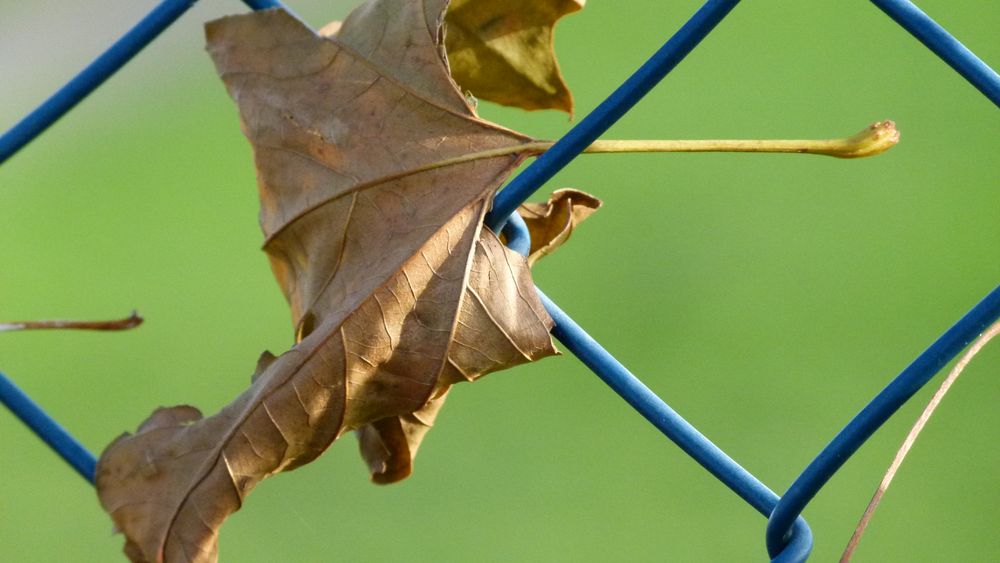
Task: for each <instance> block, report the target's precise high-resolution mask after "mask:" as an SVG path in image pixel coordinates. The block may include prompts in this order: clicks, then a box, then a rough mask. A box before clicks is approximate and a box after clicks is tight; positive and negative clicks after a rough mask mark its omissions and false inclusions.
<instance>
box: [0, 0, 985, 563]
mask: <svg viewBox="0 0 1000 563" xmlns="http://www.w3.org/2000/svg"><path fill="white" fill-rule="evenodd" d="M872 2H873V3H874V4H875V5H876V6H878V7H879V8H880V9H881V10H883V11H884V12H885V13H886V14H888V15H889V16H890V17H891V18H892V19H893V20H895V21H896V22H897V23H898V24H899V25H900V26H902V27H903V28H904V29H906V30H907V31H908V32H910V33H911V34H913V35H914V36H915V37H916V38H917V39H919V40H920V41H921V42H922V43H924V45H926V46H927V47H928V48H929V49H930V50H932V51H933V52H934V53H935V54H937V55H938V56H939V57H941V59H942V60H944V61H945V62H946V63H947V64H949V65H950V66H951V67H952V68H954V69H955V70H956V71H957V72H958V73H959V74H961V75H962V76H963V77H965V78H966V79H967V80H968V81H969V82H970V83H971V84H972V85H973V86H975V87H976V88H977V89H979V90H980V91H981V92H982V93H983V95H985V96H986V97H987V98H989V99H990V100H991V101H993V102H994V103H995V104H997V105H998V106H1000V75H997V73H996V72H995V71H993V70H992V69H991V68H990V67H989V66H988V65H986V64H985V63H984V62H983V61H982V60H980V59H979V58H978V57H976V56H975V55H974V54H973V53H972V52H971V51H969V50H968V49H966V48H965V47H964V46H963V45H962V44H961V43H960V42H959V41H958V40H956V39H955V38H954V37H952V36H951V35H950V34H949V33H948V32H947V31H946V30H944V28H942V27H941V26H940V25H938V24H937V23H935V22H934V21H933V20H932V19H931V18H930V17H928V16H927V15H926V14H924V13H923V12H922V11H920V9H919V8H917V7H916V6H915V5H913V4H912V3H911V2H909V1H907V0H872ZM244 3H245V4H247V5H248V6H249V7H251V8H252V9H255V10H259V9H269V8H283V7H284V6H283V5H282V4H281V3H280V2H277V1H274V0H245V2H244ZM738 3H739V0H709V1H708V2H706V3H705V4H704V5H703V6H702V7H701V8H700V9H699V10H698V11H697V12H696V13H695V14H694V15H693V16H692V17H691V19H690V20H689V21H688V22H687V23H685V24H684V26H682V27H681V29H680V30H679V31H678V32H677V33H676V34H674V35H673V36H672V37H671V38H670V39H669V40H668V41H667V42H666V43H665V44H664V46H663V47H662V48H661V49H660V50H658V51H657V52H656V53H654V55H653V56H652V57H650V59H649V60H648V61H647V62H646V63H644V64H643V65H642V66H641V67H640V68H639V69H638V70H637V71H636V72H635V73H634V74H633V75H632V76H631V77H629V79H628V80H626V81H625V83H623V84H622V85H621V86H620V87H619V88H618V89H616V90H615V91H614V92H613V93H612V94H611V95H610V96H609V97H608V98H607V99H606V100H605V101H604V102H602V103H601V104H600V105H599V106H598V107H597V108H596V109H595V110H594V111H593V112H591V113H590V114H589V115H588V116H587V117H585V118H584V119H583V120H582V121H581V122H580V123H579V124H578V125H576V126H575V127H573V128H572V129H571V130H570V131H569V132H568V133H567V134H566V135H564V136H563V137H562V138H561V139H560V140H559V141H558V142H557V143H556V144H555V145H554V146H553V147H552V148H551V149H550V150H548V151H547V152H546V153H544V154H543V155H541V156H540V157H539V158H538V159H537V160H536V161H535V162H533V163H532V165H531V166H529V167H528V168H526V169H525V170H524V171H523V172H522V173H521V174H519V175H518V176H517V177H516V178H514V179H513V180H512V181H511V182H510V183H509V184H508V185H507V187H505V188H504V189H503V190H502V191H501V192H499V193H498V194H497V196H496V198H495V200H494V206H493V210H492V211H491V213H490V215H489V216H488V217H487V220H486V222H487V225H488V226H489V227H490V228H492V229H493V230H494V231H499V230H500V229H503V230H504V233H505V234H506V235H507V240H508V244H509V246H510V247H511V248H512V249H514V250H516V251H518V252H521V253H525V252H526V250H527V248H528V245H530V239H528V233H527V229H526V228H525V226H524V223H523V220H521V218H520V217H519V216H518V215H517V214H516V213H514V210H515V209H516V208H517V207H518V205H520V204H521V203H522V202H523V201H524V200H525V199H527V198H528V197H530V196H531V194H533V193H534V192H535V191H536V190H537V189H538V188H539V187H540V186H541V185H542V184H544V183H545V182H546V181H547V180H549V179H550V178H552V176H554V175H555V174H556V173H557V172H558V171H559V170H561V169H562V168H563V167H564V166H566V165H567V164H568V163H569V162H571V161H572V160H573V159H574V158H575V157H576V156H577V155H578V154H579V153H580V152H581V151H582V150H583V149H584V148H585V147H587V146H588V145H589V144H590V143H591V142H593V141H594V140H596V139H597V138H598V137H599V136H600V135H601V134H603V133H604V132H605V131H606V130H607V129H608V128H609V127H610V126H611V125H612V124H614V123H615V122H616V121H617V120H618V119H619V118H621V117H622V116H623V115H625V114H626V113H627V112H628V111H629V110H630V109H631V108H632V107H633V106H634V105H635V104H636V103H637V102H638V101H639V100H640V99H641V98H642V97H643V96H644V95H645V94H646V93H648V92H649V91H650V90H651V89H652V88H653V87H654V86H656V85H657V84H658V83H659V82H660V81H661V80H662V79H663V78H664V77H665V76H666V75H667V74H668V73H669V72H670V71H671V70H672V69H673V68H674V67H675V66H676V65H677V64H678V63H679V62H680V61H681V60H683V58H684V57H685V56H686V55H687V54H688V53H690V52H691V50H693V49H694V47H695V46H697V44H698V43H699V42H700V41H701V39H703V38H704V37H705V36H707V35H708V34H709V33H710V32H711V31H712V29H714V27H715V26H716V24H718V23H719V22H720V21H721V20H722V19H723V18H724V17H725V16H726V15H728V14H729V13H730V11H731V10H732V9H733V8H734V7H735V6H736V5H737V4H738ZM193 4H194V0H163V1H162V2H161V3H160V4H159V5H158V6H157V7H156V8H155V9H154V10H153V11H151V12H150V14H149V15H147V16H146V17H145V18H143V20H142V21H140V22H139V24H137V25H136V26H135V27H134V28H132V29H131V30H130V31H129V32H128V33H126V34H125V35H124V36H123V37H122V38H121V39H120V40H118V41H117V42H116V43H114V44H113V45H112V46H111V47H110V48H109V49H108V50H107V51H105V53H103V54H102V55H101V56H100V57H98V58H97V59H96V60H95V61H94V62H93V63H92V64H91V65H89V66H88V67H86V68H85V69H84V70H83V71H82V72H81V73H80V74H78V75H77V76H76V77H74V78H73V79H72V80H71V81H70V82H69V83H67V84H66V85H65V86H64V87H63V88H61V89H60V90H59V91H57V92H56V93H55V94H54V95H53V96H51V97H50V98H49V99H48V100H46V101H45V102H44V103H42V104H41V105H40V106H39V107H38V108H36V109H35V110H34V111H32V112H31V113H30V114H29V115H28V116H26V117H25V118H24V119H22V120H21V121H20V122H18V123H17V124H16V125H14V126H13V127H12V128H11V129H10V130H8V131H7V132H6V133H5V134H4V135H3V136H2V137H0V163H2V162H3V161H5V160H6V159H7V158H10V157H11V156H13V155H14V154H15V153H16V152H17V151H18V150H20V149H21V148H23V147H24V146H25V145H27V144H28V143H29V142H30V141H31V140H32V139H34V138H35V137H37V136H38V135H40V134H41V133H42V132H44V131H45V129H46V128H48V127H49V126H50V125H51V124H52V123H54V122H55V121H56V120H58V119H59V118H60V117H61V116H62V115H64V114H65V113H67V112H68V111H69V110H71V109H72V108H73V107H74V106H75V105H76V104H77V103H78V102H79V101H81V100H82V99H83V98H84V97H86V96H87V95H88V94H90V93H91V92H93V90H95V89H96V88H97V87H98V86H100V85H101V84H102V83H103V82H104V81H105V80H106V79H107V78H109V77H110V76H111V75H112V74H114V73H115V72H116V71H117V70H118V69H120V68H121V67H122V66H123V65H124V64H125V63H126V62H128V60H130V59H131V58H132V57H133V56H135V55H136V54H137V53H138V52H139V51H140V50H142V48H143V47H145V46H146V45H147V44H149V43H150V42H151V41H152V40H153V39H155V38H156V37H157V36H158V35H159V34H160V33H161V32H162V31H163V30H165V29H166V28H167V27H169V26H170V24H172V23H173V22H174V21H176V20H177V18H179V17H180V16H181V15H182V14H183V13H184V12H185V11H186V10H187V9H188V8H190V7H191V6H192V5H193ZM508 218H509V219H508ZM539 296H540V298H541V300H542V302H543V304H544V305H545V307H546V309H547V310H548V312H549V314H550V315H551V316H552V318H553V319H554V320H555V322H556V326H555V328H554V329H553V331H552V334H553V336H554V337H556V338H557V339H558V340H559V341H560V342H562V343H563V344H564V345H565V346H566V348H567V349H568V350H570V351H571V352H573V354H574V355H576V356H577V357H578V358H579V359H580V360H581V361H582V362H583V363H584V364H585V365H586V366H587V367H589V368H590V369H591V370H593V371H594V373H596V374H597V375H598V377H600V378H601V379H602V380H603V381H604V382H605V383H607V384H608V386H609V387H611V388H612V390H614V391H615V392H616V393H618V394H619V395H620V396H621V397H622V398H623V399H625V401H626V402H628V404H629V405H631V406H632V407H633V408H634V409H635V410H636V411H637V412H639V414H641V415H642V416H643V417H645V418H646V419H647V420H648V421H649V422H650V423H651V424H653V425H654V426H655V427H656V428H657V429H659V430H660V431H661V432H662V433H663V434H664V435H666V436H667V437H668V438H669V439H670V440H671V441H673V442H674V443H675V444H677V445H678V446H679V447H680V448H681V449H682V450H683V451H684V452H686V453H687V454H688V455H690V456H691V457H692V458H694V459H695V460H696V461H697V462H698V463H699V464H700V465H702V466H703V467H704V468H705V469H706V470H708V471H709V472H710V473H712V474H713V475H714V476H715V477H716V478H718V479H719V480H720V481H722V482H723V483H724V484H725V485H726V486H727V487H729V488H730V489H731V490H733V491H734V492H735V493H736V494H737V495H738V496H740V498H742V499H744V500H745V501H746V502H747V503H749V504H750V505H751V506H753V507H754V508H755V509H756V510H757V511H758V512H760V513H761V514H763V515H764V516H767V517H768V518H769V522H768V526H767V533H766V543H767V548H768V553H769V554H770V556H771V557H772V560H774V561H804V560H806V559H807V558H808V555H809V552H810V550H811V547H812V533H811V531H810V529H809V527H808V525H807V524H806V522H805V520H804V519H802V517H801V516H800V514H801V512H802V510H803V509H804V508H805V506H806V505H807V504H808V502H809V501H810V500H811V499H812V498H813V497H814V496H815V495H816V494H817V493H818V492H819V490H820V489H821V488H822V487H823V485H825V484H826V482H827V481H828V480H829V479H830V477H831V476H832V475H833V474H834V473H835V472H836V471H837V470H838V469H839V468H840V467H841V466H842V465H843V464H844V463H845V462H846V460H847V459H848V458H849V457H850V456H851V455H852V454H853V453H854V452H855V451H856V450H857V449H858V448H859V447H860V446H861V445H862V444H863V443H864V442H865V441H866V440H867V439H868V438H869V437H870V436H871V435H872V434H873V433H874V432H875V431H876V430H878V428H879V427H880V426H881V425H882V424H883V423H884V422H885V421H886V420H888V418H889V417H890V416H891V415H892V414H893V413H895V412H896V410H897V409H899V407H901V406H902V405H903V404H904V403H905V402H906V401H907V400H908V399H909V398H910V397H912V396H913V395H914V394H915V393H916V392H917V391H918V390H919V389H920V388H921V387H922V386H923V385H924V384H926V383H927V382H928V381H929V380H930V379H931V378H932V377H933V376H934V374H936V373H937V372H938V371H939V370H940V369H941V368H942V367H944V366H945V365H946V364H947V363H949V362H950V361H951V360H952V359H954V357H955V356H957V354H958V353H959V352H961V350H962V349H963V348H965V347H966V346H967V345H968V344H969V343H970V342H971V341H972V340H973V339H974V338H975V337H976V336H977V335H978V334H979V333H981V332H982V331H983V330H984V329H985V328H986V327H987V326H988V325H990V324H991V323H992V322H993V321H995V320H996V319H997V318H1000V286H998V287H997V288H996V289H994V290H993V291H992V292H990V293H989V294H988V295H987V296H986V297H985V298H984V299H983V300H982V301H981V302H980V303H979V304H977V305H976V306H975V307H973V308H972V310H970V311H969V312H968V313H967V314H966V315H965V316H963V317H962V318H961V319H960V320H959V321H958V322H957V323H956V324H955V325H954V326H952V327H951V328H949V329H948V330H947V331H946V332H945V333H944V334H943V335H942V336H941V337H940V338H939V339H938V340H937V341H935V342H934V343H933V344H932V345H931V346H930V347H929V348H928V349H927V350H926V351H925V352H923V353H922V354H921V355H920V356H918V357H917V359H915V360H914V361H913V363H911V364H910V365H909V366H907V368H906V369H904V370H903V371H902V372H901V373H900V374H899V376H897V377H896V378H895V379H894V380H892V382H890V383H889V385H888V386H886V387H885V389H883V390H882V391H881V392H880V393H879V394H878V395H877V396H876V397H875V398H874V399H873V400H872V401H871V402H870V403H869V404H868V405H867V406H866V407H865V408H864V409H862V410H861V412H859V413H858V415H856V416H855V417H854V419H852V420H851V421H850V423H848V425H847V426H846V427H845V428H844V429H843V430H842V431H841V432H840V433H839V434H838V435H837V436H836V437H835V438H834V439H833V440H832V441H831V442H830V444H829V445H828V446H827V447H826V448H824V449H823V451H822V452H821V453H820V454H819V455H818V456H817V457H816V458H815V460H814V461H813V462H812V463H810V464H809V466H808V467H807V468H806V469H805V471H803V473H802V474H801V475H800V476H799V477H798V478H797V479H796V480H795V481H794V483H793V484H792V485H791V487H789V489H788V491H787V492H786V493H785V495H784V496H782V497H779V496H778V495H777V494H775V493H774V492H772V491H771V490H770V489H769V488H768V487H767V486H765V485H764V484H763V483H761V482H760V481H759V480H758V479H756V478H755V477H754V476H753V475H752V474H750V473H749V472H748V471H746V470H745V469H743V468H742V467H741V466H740V465H739V464H737V463H736V462H735V461H734V460H732V459H731V458H730V457H729V456H727V455H726V454H725V453H724V452H723V451H722V450H720V449H719V448H718V447H716V446H715V445H714V444H713V443H712V442H711V441H709V440H708V439H707V438H706V437H705V436H703V435H702V434H701V433H700V432H698V430H697V429H695V428H694V427H693V426H692V425H690V424H689V423H688V422H687V421H685V420H684V419H683V418H682V417H681V416H680V415H678V414H677V413H676V412H675V411H674V410H673V409H671V408H670V407H669V406H668V405H667V404H666V403H665V402H663V401H662V400H661V399H660V398H659V397H658V396H657V395H656V394H655V393H653V392H652V391H651V390H650V389H649V388H648V387H646V386H645V385H644V384H643V383H642V382H641V381H640V380H639V379H638V378H636V377H635V376H634V375H633V374H632V373H630V372H629V371H628V369H626V368H625V367H624V366H623V365H622V364H621V363H620V362H618V361H617V360H616V359H615V358H614V357H613V356H612V355H611V354H610V353H609V352H608V351H607V350H605V349H604V348H603V347H602V346H601V345H600V344H599V343H598V342H597V341H596V340H594V339H593V338H591V337H590V336H589V335H588V334H587V333H586V332H585V331H584V330H583V329H582V328H581V327H580V326H579V325H577V324H576V323H575V322H574V321H573V320H572V319H571V318H570V317H569V316H568V315H567V314H566V313H565V312H563V311H562V309H560V308H559V307H558V306H557V305H556V304H555V303H554V302H553V301H552V300H551V299H549V298H548V297H547V296H546V295H545V294H544V293H542V292H541V290H539ZM0 400H2V402H3V403H4V404H5V405H6V406H7V407H8V408H9V409H10V410H11V411H12V412H14V414H15V415H16V416H18V418H20V419H21V420H22V421H23V422H24V423H25V424H26V425H27V426H28V427H29V428H30V429H31V430H32V431H33V432H35V433H36V434H37V435H38V436H39V437H40V438H42V439H43V440H44V441H45V442H46V443H48V444H49V446H50V447H51V448H52V449H53V450H55V451H56V452H57V453H58V454H59V455H60V456H62V457H63V459H64V460H65V461H67V463H69V464H70V465H71V466H72V467H73V468H74V469H75V470H76V471H77V472H78V473H80V474H81V475H82V476H83V477H84V478H85V479H87V480H88V481H90V482H91V483H92V482H93V479H94V468H95V465H96V459H95V458H94V456H93V454H91V453H90V452H88V451H87V450H86V449H85V448H84V447H83V446H82V445H81V444H80V443H79V442H78V441H76V440H75V439H74V438H73V437H72V435H71V434H70V433H69V432H67V431H66V430H65V429H64V428H62V427H61V426H60V425H59V424H58V423H57V422H56V421H55V420H54V419H53V418H52V417H51V416H49V415H48V414H47V413H46V412H45V411H44V410H43V409H42V408H41V407H40V406H39V405H38V404H36V403H35V402H33V401H32V400H31V399H30V397H28V396H27V395H26V394H25V393H24V392H23V391H21V390H20V389H18V388H17V386H16V385H15V384H14V383H13V382H12V381H11V380H10V379H9V378H7V377H6V376H5V375H3V374H2V373H0Z"/></svg>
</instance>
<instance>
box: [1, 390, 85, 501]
mask: <svg viewBox="0 0 1000 563" xmlns="http://www.w3.org/2000/svg"><path fill="white" fill-rule="evenodd" d="M0 403H3V404H4V405H5V406H6V407H7V408H8V409H10V410H11V412H13V413H14V414H15V415H17V417H18V418H20V419H21V422H24V424H26V425H27V426H28V428H30V429H31V431H32V432H34V433H35V434H36V435H38V437H39V438H41V439H42V440H44V441H45V443H46V444H48V445H49V447H51V448H52V449H53V450H54V451H55V452H56V453H57V454H59V456H60V457H62V458H63V459H64V460H66V463H68V464H70V466H72V467H73V469H75V470H76V472H77V473H79V474H80V475H81V476H83V478H84V479H86V480H87V481H89V482H90V483H93V482H94V468H95V467H96V466H97V460H96V459H95V458H94V454H92V453H90V452H89V451H87V448H85V447H83V445H82V444H80V442H78V441H77V440H76V438H74V437H73V436H71V435H70V433H69V432H67V431H66V429H65V428H63V427H62V426H60V425H59V423H58V422H56V421H55V420H54V419H53V418H52V417H51V416H49V414H48V413H46V412H45V411H44V410H43V409H42V407H40V406H38V403H35V402H34V401H32V400H31V398H30V397H28V395H27V394H26V393H25V392H24V391H22V390H21V389H20V388H18V386H17V385H14V382H13V381H11V380H10V378H8V377H7V376H6V375H4V374H3V373H0Z"/></svg>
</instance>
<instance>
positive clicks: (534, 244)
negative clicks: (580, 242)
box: [517, 189, 601, 266]
mask: <svg viewBox="0 0 1000 563" xmlns="http://www.w3.org/2000/svg"><path fill="white" fill-rule="evenodd" d="M600 207H601V200H599V199H597V198H596V197H594V196H592V195H590V194H588V193H586V192H581V191H579V190H573V189H562V190H556V191H555V192H553V193H552V196H551V197H549V200H548V201H547V202H545V203H526V204H524V205H522V206H520V207H519V208H518V210H517V212H518V214H520V215H521V217H522V218H524V222H525V223H526V224H527V225H528V233H529V234H530V235H531V250H530V251H529V253H528V265H529V266H533V265H534V264H535V262H537V261H538V260H539V259H540V258H542V257H543V256H547V255H549V254H551V253H552V252H554V251H555V250H556V249H557V248H559V247H560V246H562V245H563V244H565V242H566V241H567V240H569V237H570V235H572V234H573V230H574V229H575V228H576V226H577V225H579V224H580V223H581V222H582V221H583V220H584V219H586V218H587V217H590V216H591V215H593V213H594V212H595V211H597V210H598V208H600Z"/></svg>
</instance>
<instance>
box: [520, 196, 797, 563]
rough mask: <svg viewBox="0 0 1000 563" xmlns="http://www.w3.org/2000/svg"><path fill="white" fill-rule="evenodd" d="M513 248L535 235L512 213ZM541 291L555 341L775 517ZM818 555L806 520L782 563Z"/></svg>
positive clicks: (770, 497) (737, 474) (763, 493)
mask: <svg viewBox="0 0 1000 563" xmlns="http://www.w3.org/2000/svg"><path fill="white" fill-rule="evenodd" d="M503 233H504V236H506V238H507V246H508V247H509V248H510V249H511V250H513V251H515V252H518V253H520V254H522V255H525V256H527V255H528V251H529V250H530V248H531V235H530V233H529V232H528V227H527V225H526V224H525V223H524V219H523V218H521V216H520V215H518V214H517V213H512V214H511V215H510V217H509V218H508V220H507V222H506V224H505V225H504V229H503ZM535 289H536V291H538V297H539V298H540V299H541V301H542V304H543V305H544V306H545V310H546V311H548V313H549V316H551V317H552V319H553V320H554V321H555V327H554V328H553V329H552V335H553V336H555V337H556V338H557V339H559V341H560V342H562V343H563V345H565V346H566V348H568V349H569V351H570V352H572V353H573V354H574V355H575V356H576V357H577V358H579V359H580V361H581V362H583V363H584V365H586V366H587V367H588V368H590V369H591V370H592V371H593V372H594V373H595V374H597V376H598V377H600V378H601V380H603V381H604V382H605V383H606V384H607V385H608V386H609V387H611V389H612V390H614V392H615V393H618V395H619V396H621V397H622V398H623V399H625V401H626V402H627V403H628V404H629V405H631V406H632V408H634V409H635V410H636V411H638V412H639V413H640V414H641V415H642V416H643V417H645V418H646V420H648V421H649V422H650V423H652V424H653V426H655V427H656V428H657V429H659V430H660V432H663V434H664V435H666V436H667V438H669V439H670V440H671V441H673V442H674V443H675V444H677V445H678V446H679V447H680V448H681V449H682V450H684V452H686V453H687V454H688V455H689V456H691V457H692V458H694V460H695V461H697V462H698V463H699V464H700V465H701V466H702V467H704V468H705V469H707V470H708V472H709V473H711V474H712V475H715V476H716V477H717V478H718V479H719V480H720V481H722V482H723V483H724V484H725V485H726V486H728V487H729V488H730V489H732V490H733V492H735V493H736V494H737V495H739V497H740V498H742V499H744V500H745V501H746V502H748V503H749V504H750V505H751V506H753V507H754V508H755V509H757V511H758V512H760V513H761V514H763V515H764V516H768V515H769V514H771V511H772V510H773V509H774V507H775V505H777V503H778V495H776V494H775V493H774V492H773V491H771V489H769V488H767V486H766V485H764V484H763V483H761V482H760V481H759V480H758V479H757V478H756V477H754V476H753V475H752V474H750V472H748V471H747V470H746V469H743V467H741V466H740V465H739V464H738V463H736V462H735V461H734V460H733V459H732V458H730V457H729V456H728V455H726V453H725V452H723V451H722V450H720V449H719V448H718V446H716V445H715V444H713V443H712V442H711V441H710V440H709V439H708V438H706V437H705V436H704V435H703V434H702V433H701V432H698V430H697V429H696V428H695V427H694V426H692V425H691V424H690V423H689V422H688V421H686V420H684V418H683V417H681V416H680V415H679V414H677V412H676V411H674V410H673V409H671V408H670V406H669V405H667V404H666V403H665V402H663V400H662V399H660V397H658V396H657V395H656V393H654V392H653V391H652V390H650V389H649V388H648V387H646V385H644V384H643V383H642V381H640V380H639V378H637V377H636V376H635V375H633V374H632V373H631V372H630V371H629V370H628V369H627V368H626V367H625V366H624V365H622V364H621V362H619V361H618V360H616V359H615V357H614V356H612V355H611V353H610V352H608V351H607V350H605V349H604V347H603V346H601V345H600V344H599V343H598V342H597V341H596V340H594V339H593V337H591V336H590V335H589V334H587V332H586V331H584V330H583V329H582V328H581V327H580V325H578V324H576V322H575V321H573V319H571V318H570V317H569V316H568V315H567V314H566V313H565V312H564V311H563V310H562V309H561V308H559V306H558V305H556V304H555V303H554V302H553V301H552V300H551V299H549V297H548V296H546V295H545V293H543V292H542V290H540V289H538V288H537V287H536V288H535ZM811 549H812V532H811V531H810V529H809V525H808V524H806V521H805V520H803V519H802V518H798V519H797V520H796V521H795V532H794V534H793V539H792V542H791V543H790V544H789V546H788V547H787V548H786V549H785V550H783V552H782V553H781V554H780V558H777V559H775V560H776V561H787V562H792V561H794V562H800V561H805V560H806V558H808V557H809V552H810V550H811Z"/></svg>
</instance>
